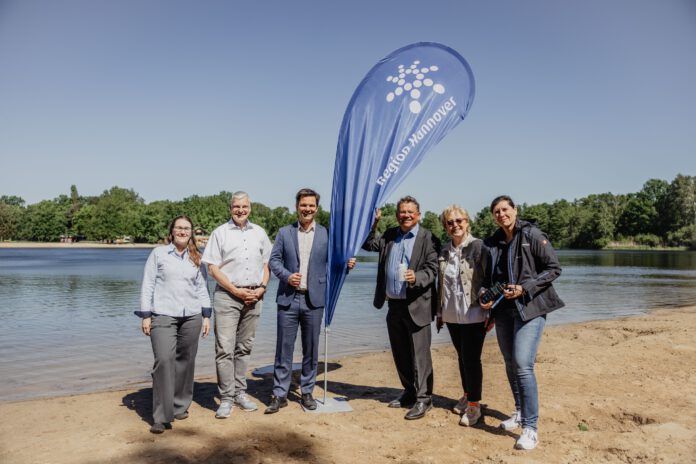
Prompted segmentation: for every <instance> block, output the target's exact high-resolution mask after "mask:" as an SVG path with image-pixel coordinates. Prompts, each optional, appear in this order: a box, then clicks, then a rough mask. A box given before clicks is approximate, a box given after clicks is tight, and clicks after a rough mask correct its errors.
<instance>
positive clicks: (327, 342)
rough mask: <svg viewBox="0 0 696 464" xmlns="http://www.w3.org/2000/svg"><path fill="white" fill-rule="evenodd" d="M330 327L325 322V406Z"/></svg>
mask: <svg viewBox="0 0 696 464" xmlns="http://www.w3.org/2000/svg"><path fill="white" fill-rule="evenodd" d="M330 331H331V330H330V329H329V326H328V325H326V320H324V405H326V391H327V388H328V383H329V382H328V377H327V376H328V375H329V332H330Z"/></svg>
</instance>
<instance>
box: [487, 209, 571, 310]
mask: <svg viewBox="0 0 696 464" xmlns="http://www.w3.org/2000/svg"><path fill="white" fill-rule="evenodd" d="M484 243H485V244H486V246H488V249H489V258H490V262H489V265H488V269H487V272H486V275H485V277H484V287H486V288H490V287H491V285H492V284H493V283H494V282H493V278H494V276H493V271H494V269H495V267H496V265H497V264H498V261H499V260H500V258H501V255H502V254H503V251H504V249H505V247H507V246H509V247H510V248H509V253H508V262H507V271H508V280H509V282H508V283H511V284H515V285H521V286H522V287H523V288H524V290H525V294H524V295H523V296H521V297H519V298H517V299H515V300H514V302H515V306H516V307H517V310H518V311H519V313H520V317H521V318H522V320H523V321H528V320H530V319H533V318H535V317H537V316H541V315H543V314H547V313H550V312H551V311H554V310H556V309H559V308H562V307H563V306H565V303H563V301H562V300H561V298H560V297H559V296H558V294H557V293H556V290H555V289H554V288H553V286H552V285H551V282H553V281H554V280H555V279H556V278H557V277H558V276H560V275H561V265H560V263H559V262H558V257H557V256H556V252H555V251H554V249H553V247H552V246H551V242H549V239H548V237H547V236H546V234H545V233H543V232H542V231H541V230H539V229H538V228H537V227H535V226H534V225H532V224H531V223H529V222H527V221H522V220H519V219H518V220H517V223H516V224H515V232H514V234H513V237H512V241H510V244H509V245H508V243H506V240H505V232H503V230H502V229H498V230H497V231H496V232H495V233H494V234H493V235H492V236H490V237H488V238H487V239H486V240H485V242H484ZM496 309H497V308H496ZM493 311H494V312H493V316H495V309H494V310H493Z"/></svg>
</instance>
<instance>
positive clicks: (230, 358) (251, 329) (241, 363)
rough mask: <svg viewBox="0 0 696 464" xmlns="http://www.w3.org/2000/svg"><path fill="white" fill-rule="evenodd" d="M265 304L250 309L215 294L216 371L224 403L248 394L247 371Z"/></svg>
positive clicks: (239, 301)
mask: <svg viewBox="0 0 696 464" xmlns="http://www.w3.org/2000/svg"><path fill="white" fill-rule="evenodd" d="M262 302H263V301H262V300H261V301H258V302H257V303H256V304H255V305H253V306H247V305H245V304H244V301H242V300H240V299H239V298H237V297H234V296H232V295H230V294H229V293H227V292H226V291H224V290H220V289H216V290H215V294H214V296H213V307H214V308H215V309H214V311H215V368H216V369H217V379H218V390H219V392H220V400H221V401H232V399H233V398H234V397H235V396H237V395H238V394H239V393H242V392H245V391H246V388H247V382H246V370H247V366H248V364H249V357H250V356H251V348H252V347H253V345H254V337H255V336H256V326H257V325H258V323H259V317H260V316H261V306H262Z"/></svg>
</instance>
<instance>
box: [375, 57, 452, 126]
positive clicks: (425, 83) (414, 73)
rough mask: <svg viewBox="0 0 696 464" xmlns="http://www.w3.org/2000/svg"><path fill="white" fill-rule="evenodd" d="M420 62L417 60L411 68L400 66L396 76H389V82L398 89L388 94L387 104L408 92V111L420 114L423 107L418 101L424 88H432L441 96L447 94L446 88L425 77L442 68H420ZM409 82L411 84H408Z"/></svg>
mask: <svg viewBox="0 0 696 464" xmlns="http://www.w3.org/2000/svg"><path fill="white" fill-rule="evenodd" d="M419 65H420V61H418V60H416V61H414V62H413V64H412V65H411V66H409V67H408V68H405V67H404V65H403V64H400V65H399V71H398V74H397V75H396V76H388V77H387V82H392V83H394V84H396V89H394V91H393V92H389V93H388V94H387V102H389V103H391V102H392V101H394V99H395V98H396V97H399V96H401V95H402V94H403V93H404V92H408V94H409V96H410V97H411V102H410V103H409V104H408V109H409V110H411V113H414V114H418V113H420V111H421V109H422V106H421V104H420V102H419V101H418V99H419V98H420V97H421V88H422V87H432V88H433V91H434V92H436V93H439V94H443V93H445V86H444V85H442V84H435V83H434V82H433V80H432V79H430V78H427V77H425V75H426V74H428V73H431V72H437V71H438V70H439V69H440V68H438V67H437V66H429V67H422V68H419V67H418V66H419ZM407 81H409V82H407Z"/></svg>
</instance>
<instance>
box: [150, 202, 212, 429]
mask: <svg viewBox="0 0 696 464" xmlns="http://www.w3.org/2000/svg"><path fill="white" fill-rule="evenodd" d="M168 241H169V244H168V245H164V246H159V247H157V248H155V249H154V250H152V253H150V257H149V258H148V259H147V263H146V264H145V272H144V274H143V285H142V290H141V294H140V311H138V312H136V314H138V315H139V316H140V317H142V330H143V333H144V334H145V335H147V336H149V337H150V341H151V342H152V351H153V353H154V356H155V364H154V366H153V368H152V420H153V425H152V427H151V428H150V432H152V433H162V432H164V430H165V429H169V428H171V423H172V421H174V419H177V420H183V419H186V418H187V417H188V408H189V406H190V405H191V401H192V400H193V373H194V368H195V362H196V353H197V351H198V337H199V334H201V332H202V334H203V337H206V336H207V335H208V332H209V331H210V314H211V312H212V310H211V307H210V297H209V295H208V286H207V282H206V274H205V271H204V267H201V254H200V253H199V251H198V248H197V247H196V242H195V239H194V237H193V222H192V221H191V219H189V218H188V217H187V216H178V217H176V218H174V220H173V221H172V222H171V224H170V225H169V236H168Z"/></svg>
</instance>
